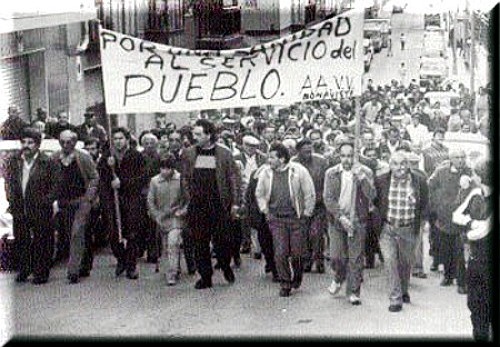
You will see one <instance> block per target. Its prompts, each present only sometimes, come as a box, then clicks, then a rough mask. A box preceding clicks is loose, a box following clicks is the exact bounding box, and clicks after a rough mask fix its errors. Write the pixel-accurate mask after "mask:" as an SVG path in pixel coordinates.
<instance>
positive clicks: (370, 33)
mask: <svg viewBox="0 0 500 347" xmlns="http://www.w3.org/2000/svg"><path fill="white" fill-rule="evenodd" d="M371 21H372V20H370V19H366V20H365V24H364V30H363V38H364V39H371V41H372V44H373V49H374V52H375V53H379V52H380V51H381V50H382V33H381V31H380V24H379V23H378V22H371Z"/></svg>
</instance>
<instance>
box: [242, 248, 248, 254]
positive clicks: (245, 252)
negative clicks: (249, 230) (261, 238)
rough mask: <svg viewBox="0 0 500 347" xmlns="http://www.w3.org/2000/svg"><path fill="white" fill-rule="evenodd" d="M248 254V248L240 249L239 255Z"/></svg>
mask: <svg viewBox="0 0 500 347" xmlns="http://www.w3.org/2000/svg"><path fill="white" fill-rule="evenodd" d="M249 253H250V247H241V249H240V254H249Z"/></svg>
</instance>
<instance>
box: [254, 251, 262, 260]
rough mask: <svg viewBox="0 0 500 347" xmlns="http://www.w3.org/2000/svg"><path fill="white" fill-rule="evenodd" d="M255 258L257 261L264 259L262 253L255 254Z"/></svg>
mask: <svg viewBox="0 0 500 347" xmlns="http://www.w3.org/2000/svg"><path fill="white" fill-rule="evenodd" d="M253 258H254V259H257V260H260V259H262V253H258V252H256V253H254V254H253Z"/></svg>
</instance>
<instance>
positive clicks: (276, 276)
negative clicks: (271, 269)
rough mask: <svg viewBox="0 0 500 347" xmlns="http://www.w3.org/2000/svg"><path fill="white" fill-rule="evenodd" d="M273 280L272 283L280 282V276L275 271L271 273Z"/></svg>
mask: <svg viewBox="0 0 500 347" xmlns="http://www.w3.org/2000/svg"><path fill="white" fill-rule="evenodd" d="M273 282H274V283H279V282H280V277H279V276H278V274H277V273H273Z"/></svg>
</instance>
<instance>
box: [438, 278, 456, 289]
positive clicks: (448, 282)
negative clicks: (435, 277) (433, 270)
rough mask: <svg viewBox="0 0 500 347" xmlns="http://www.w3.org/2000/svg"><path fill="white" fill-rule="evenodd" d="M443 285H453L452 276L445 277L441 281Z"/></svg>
mask: <svg viewBox="0 0 500 347" xmlns="http://www.w3.org/2000/svg"><path fill="white" fill-rule="evenodd" d="M440 285H441V286H442V287H448V286H451V285H453V279H451V278H443V280H442V281H441V284H440Z"/></svg>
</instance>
